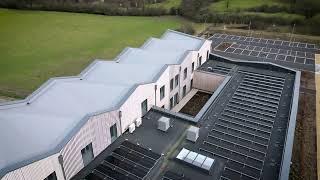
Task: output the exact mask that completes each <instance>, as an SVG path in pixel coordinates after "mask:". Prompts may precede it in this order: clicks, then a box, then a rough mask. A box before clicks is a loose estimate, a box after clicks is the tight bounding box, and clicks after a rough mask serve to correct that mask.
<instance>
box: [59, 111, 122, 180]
mask: <svg viewBox="0 0 320 180" xmlns="http://www.w3.org/2000/svg"><path fill="white" fill-rule="evenodd" d="M115 123H117V130H118V135H120V123H119V111H111V112H107V113H103V114H100V115H97V116H94V117H92V118H90V119H89V120H88V121H87V123H86V124H85V125H84V126H83V127H82V128H81V129H80V130H79V131H78V133H77V134H76V135H75V136H74V137H73V138H72V139H71V140H70V141H69V142H68V143H67V145H66V146H65V147H64V148H63V149H62V151H61V154H62V156H63V160H64V170H65V173H66V177H67V179H70V178H71V177H72V176H74V175H75V174H76V173H78V172H79V171H80V170H81V169H82V168H83V167H84V164H83V161H82V155H81V150H82V149H83V148H84V147H86V146H87V145H88V144H90V143H92V148H93V154H94V157H96V156H97V155H98V154H100V153H101V151H103V150H104V149H105V148H106V147H107V146H108V145H110V144H111V136H110V127H111V126H112V125H114V124H115Z"/></svg>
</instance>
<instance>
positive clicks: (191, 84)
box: [190, 79, 193, 90]
mask: <svg viewBox="0 0 320 180" xmlns="http://www.w3.org/2000/svg"><path fill="white" fill-rule="evenodd" d="M192 86H193V79H191V81H190V90H191V89H192Z"/></svg>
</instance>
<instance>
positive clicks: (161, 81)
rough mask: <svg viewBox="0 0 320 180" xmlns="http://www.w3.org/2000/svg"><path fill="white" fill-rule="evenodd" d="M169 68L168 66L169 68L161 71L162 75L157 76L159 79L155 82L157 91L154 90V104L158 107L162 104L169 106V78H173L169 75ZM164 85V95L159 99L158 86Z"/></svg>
mask: <svg viewBox="0 0 320 180" xmlns="http://www.w3.org/2000/svg"><path fill="white" fill-rule="evenodd" d="M170 68H171V66H169V68H167V69H166V70H165V71H164V72H163V73H162V75H161V76H160V77H159V79H158V80H157V82H156V84H157V92H156V100H157V103H156V104H157V106H158V107H162V106H165V107H169V101H170V98H169V93H170V79H171V78H174V77H170ZM164 85H165V97H164V98H163V99H161V100H160V88H161V87H162V86H164Z"/></svg>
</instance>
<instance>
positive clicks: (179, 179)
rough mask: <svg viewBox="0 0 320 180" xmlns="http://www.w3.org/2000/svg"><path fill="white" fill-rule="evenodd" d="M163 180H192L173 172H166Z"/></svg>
mask: <svg viewBox="0 0 320 180" xmlns="http://www.w3.org/2000/svg"><path fill="white" fill-rule="evenodd" d="M162 180H191V179H190V178H188V177H186V176H185V175H184V174H178V173H175V172H172V171H166V172H165V173H164V175H163V177H162Z"/></svg>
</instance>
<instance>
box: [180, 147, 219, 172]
mask: <svg viewBox="0 0 320 180" xmlns="http://www.w3.org/2000/svg"><path fill="white" fill-rule="evenodd" d="M176 158H177V159H178V160H180V161H182V162H184V163H187V164H188V165H191V166H195V167H197V168H199V169H201V170H203V171H205V172H207V173H208V174H210V171H211V168H212V166H213V164H214V162H215V160H214V159H212V158H210V157H207V156H204V155H202V154H199V153H196V152H193V151H190V150H188V149H185V148H183V149H182V150H181V151H180V153H179V154H178V155H177V157H176Z"/></svg>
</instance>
